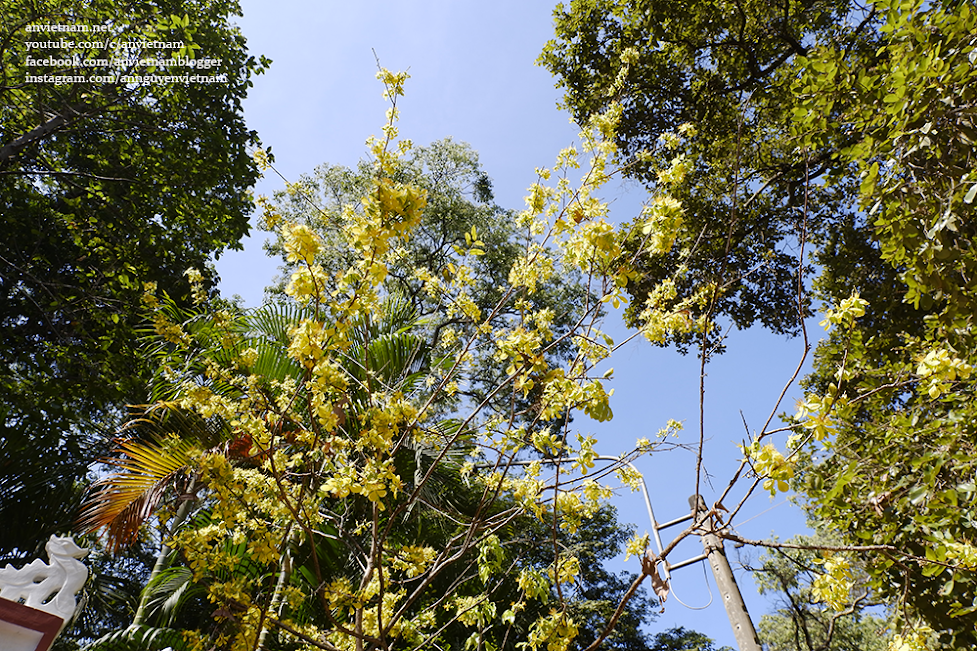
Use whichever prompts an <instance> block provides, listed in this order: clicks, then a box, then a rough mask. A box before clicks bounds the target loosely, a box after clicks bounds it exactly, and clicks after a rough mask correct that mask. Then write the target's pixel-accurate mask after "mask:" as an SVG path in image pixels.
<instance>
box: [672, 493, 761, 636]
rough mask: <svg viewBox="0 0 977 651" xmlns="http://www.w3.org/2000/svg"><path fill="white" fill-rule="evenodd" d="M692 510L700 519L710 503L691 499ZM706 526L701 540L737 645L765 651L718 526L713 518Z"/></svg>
mask: <svg viewBox="0 0 977 651" xmlns="http://www.w3.org/2000/svg"><path fill="white" fill-rule="evenodd" d="M689 506H691V507H692V514H693V516H695V518H696V519H698V514H699V513H704V512H705V511H706V503H705V500H703V499H702V496H701V495H693V496H692V497H690V498H689ZM703 524H704V525H705V527H706V530H705V531H704V532H703V533H702V534H701V536H700V537H701V538H702V546H703V547H704V548H705V550H706V558H707V559H708V560H709V565H711V566H712V573H713V575H714V576H715V577H716V586H717V587H718V588H719V594H720V595H721V596H722V598H723V605H724V606H726V615H727V616H728V617H729V623H730V625H732V627H733V636H734V637H735V638H736V645H737V646H738V647H739V648H740V651H761V650H760V639H759V638H758V637H757V634H756V629H755V628H753V620H751V619H750V613H749V612H748V611H747V610H746V603H745V602H744V601H743V595H742V594H741V593H740V588H739V586H738V585H736V578H735V577H734V576H733V570H732V569H731V568H730V567H729V561H728V560H726V551H725V550H724V549H723V540H722V538H720V537H719V536H717V535H716V534H715V524H714V522H713V519H712V518H711V517H710V518H709V520H708V521H707V522H704V523H703Z"/></svg>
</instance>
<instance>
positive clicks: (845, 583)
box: [811, 554, 854, 612]
mask: <svg viewBox="0 0 977 651" xmlns="http://www.w3.org/2000/svg"><path fill="white" fill-rule="evenodd" d="M821 565H822V567H823V568H824V573H823V574H820V575H818V577H817V578H816V579H814V583H813V584H812V585H811V594H813V595H814V598H815V599H817V600H818V601H821V602H823V603H825V604H827V606H828V607H829V608H831V609H833V610H835V611H838V612H841V611H843V610H845V609H846V608H847V607H848V605H849V602H850V600H851V597H850V595H851V590H852V587H853V585H854V580H853V578H852V571H851V563H850V562H849V561H848V559H847V558H845V556H844V555H842V554H832V555H831V556H828V557H827V558H825V559H823V560H822V561H821Z"/></svg>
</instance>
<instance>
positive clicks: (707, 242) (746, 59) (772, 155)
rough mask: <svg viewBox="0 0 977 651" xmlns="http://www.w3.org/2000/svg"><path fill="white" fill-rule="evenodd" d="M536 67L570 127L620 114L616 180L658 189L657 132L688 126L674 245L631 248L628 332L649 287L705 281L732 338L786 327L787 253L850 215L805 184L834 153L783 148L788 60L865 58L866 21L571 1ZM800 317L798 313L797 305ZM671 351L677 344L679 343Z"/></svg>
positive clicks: (817, 187)
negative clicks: (620, 160)
mask: <svg viewBox="0 0 977 651" xmlns="http://www.w3.org/2000/svg"><path fill="white" fill-rule="evenodd" d="M554 17H555V22H556V38H555V39H554V40H552V41H550V42H549V43H548V44H547V46H546V48H545V50H544V51H543V54H542V56H541V57H540V62H541V63H542V64H543V65H545V66H546V67H547V68H548V69H549V70H550V71H551V72H553V73H554V74H555V75H556V77H557V85H558V86H560V87H563V88H564V89H565V91H566V93H565V96H564V102H565V104H566V106H567V107H568V108H569V109H570V111H571V112H572V113H573V115H574V116H575V117H576V118H577V119H578V120H586V119H587V118H588V116H590V115H593V114H595V113H597V112H599V111H602V110H604V109H605V108H606V107H607V106H609V105H610V104H611V103H612V102H619V103H620V105H621V107H622V115H621V121H620V125H619V128H618V130H617V135H616V138H617V143H618V145H619V146H620V149H621V154H622V156H623V157H625V158H626V159H628V160H629V167H628V168H627V170H626V173H627V174H628V175H630V176H632V177H634V178H636V179H639V180H640V181H642V182H644V183H645V184H647V185H649V186H654V185H655V184H657V183H658V182H659V181H660V179H661V175H662V173H663V172H664V171H665V170H666V169H667V167H668V162H669V160H670V159H671V158H673V157H674V156H675V153H674V152H673V151H672V150H671V149H670V147H669V146H668V143H667V142H663V141H661V140H660V139H659V137H660V136H661V134H663V133H666V132H676V130H677V129H678V127H679V126H680V125H682V124H685V123H688V124H691V125H692V126H693V127H694V129H695V131H696V132H697V134H698V135H697V136H696V137H695V138H692V139H691V140H690V143H689V145H688V148H687V152H688V158H689V163H690V165H689V168H688V171H687V175H688V177H689V180H688V183H687V184H686V185H685V186H684V187H683V189H682V190H681V192H679V193H678V194H676V196H677V197H679V198H681V199H682V202H683V205H684V207H685V214H684V218H685V219H684V223H683V225H682V229H681V232H680V234H679V245H678V246H676V247H674V248H672V249H671V250H670V251H669V252H667V253H662V252H660V251H657V250H654V249H653V248H652V247H649V246H647V243H646V242H645V241H644V240H643V239H642V238H638V239H636V240H634V241H632V242H631V243H630V244H629V246H628V251H629V252H630V253H636V254H638V257H637V265H638V269H639V271H640V272H641V274H639V276H638V277H636V278H635V279H634V280H632V281H631V283H630V284H629V291H630V292H631V293H632V295H633V296H634V297H635V299H636V300H635V302H634V303H633V304H632V307H631V309H630V310H629V312H628V317H629V320H630V322H631V323H632V324H634V323H637V322H638V321H639V319H638V318H637V317H638V316H639V314H640V312H641V310H642V309H643V305H644V300H645V299H646V298H647V296H648V294H649V293H650V292H651V291H652V290H653V289H654V288H655V287H656V286H658V284H659V283H660V282H661V281H662V280H664V279H666V278H673V279H674V280H675V282H676V284H677V285H678V287H679V290H680V293H683V294H684V293H688V292H691V291H693V290H694V288H697V287H700V286H701V285H702V284H703V283H708V282H715V283H717V284H718V285H719V286H720V287H721V288H722V290H723V291H722V292H721V293H719V294H717V296H716V299H715V306H714V308H713V309H715V310H717V311H718V312H719V313H722V314H725V315H726V316H728V317H729V318H730V319H731V320H732V321H733V322H734V323H735V324H736V325H737V326H739V327H746V326H749V325H751V324H753V323H755V322H759V323H761V324H763V325H764V326H766V327H768V328H770V329H772V330H774V331H775V332H780V333H796V332H797V329H798V314H799V310H798V297H797V289H796V288H797V273H798V271H797V269H798V262H797V253H796V246H797V243H798V241H799V240H800V239H801V238H802V237H804V236H805V233H806V236H807V237H811V236H812V235H813V234H816V233H819V232H822V230H823V229H824V228H827V227H828V226H829V225H830V224H832V223H834V222H836V221H839V220H843V219H844V218H845V216H846V215H850V214H851V213H852V212H853V206H852V202H851V197H850V195H849V193H848V192H847V188H846V187H845V186H844V185H842V186H825V185H824V184H811V183H807V182H806V180H808V179H810V180H814V179H816V178H818V177H819V176H820V175H821V174H823V173H824V172H825V171H826V170H828V169H830V168H831V154H832V152H833V148H834V147H835V146H836V144H835V142H834V141H828V142H827V143H826V147H825V148H824V149H821V150H818V151H816V152H813V153H808V152H805V151H803V150H800V149H798V148H797V147H796V144H793V143H791V142H790V140H789V139H788V138H787V136H788V135H789V128H790V124H791V119H792V110H793V108H794V106H795V105H796V102H795V99H794V96H793V91H792V87H791V86H792V83H793V80H794V78H795V76H796V74H797V71H798V68H799V64H798V62H797V59H798V57H800V56H803V55H804V54H805V53H807V52H808V49H809V48H810V47H811V46H812V45H813V44H814V43H816V42H822V41H829V42H835V43H839V47H841V48H851V49H854V50H856V51H861V50H863V49H865V48H870V47H873V44H874V38H875V36H876V34H875V33H874V32H873V31H871V30H870V29H869V28H870V27H871V26H872V25H874V24H875V21H874V13H873V12H872V11H871V9H869V8H865V7H862V6H860V5H859V4H857V3H851V2H847V1H837V0H808V1H804V2H784V3H770V2H762V1H759V0H756V1H754V0H749V1H736V2H733V1H727V0H715V1H709V2H696V3H695V4H694V5H690V4H689V3H686V2H679V1H677V0H675V1H665V2H659V1H654V2H652V1H651V0H629V1H625V2H618V1H614V0H574V1H573V2H570V3H569V4H567V5H564V4H561V5H558V7H557V9H556V12H555V15H554ZM804 309H805V310H806V309H807V308H806V305H805V307H804ZM682 341H683V340H682V339H681V338H680V343H681V342H682Z"/></svg>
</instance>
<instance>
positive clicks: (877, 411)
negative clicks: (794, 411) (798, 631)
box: [796, 2, 977, 648]
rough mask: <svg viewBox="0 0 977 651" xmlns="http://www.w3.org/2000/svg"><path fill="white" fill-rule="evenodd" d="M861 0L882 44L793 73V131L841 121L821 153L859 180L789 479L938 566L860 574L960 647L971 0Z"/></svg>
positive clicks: (964, 586)
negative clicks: (800, 448) (927, 0)
mask: <svg viewBox="0 0 977 651" xmlns="http://www.w3.org/2000/svg"><path fill="white" fill-rule="evenodd" d="M876 7H877V9H878V11H880V12H881V13H882V15H883V16H884V17H885V24H884V26H883V28H882V31H883V32H884V33H885V35H886V42H885V45H884V47H881V48H880V49H879V50H878V51H877V52H876V53H874V56H873V57H872V58H870V59H869V60H865V59H864V58H859V57H846V56H842V54H841V53H840V52H839V51H838V50H837V49H835V48H833V47H831V46H825V47H823V48H821V49H818V50H816V51H814V52H812V53H811V55H810V59H809V63H808V64H807V67H808V69H809V70H810V72H809V73H807V74H805V75H804V76H803V77H801V79H800V80H799V81H798V83H797V89H798V92H799V97H800V98H801V99H802V106H801V107H799V110H798V115H797V119H798V126H797V129H796V130H797V132H798V134H799V135H800V137H801V138H802V139H803V142H805V143H810V144H811V146H818V143H819V142H821V141H822V140H823V138H824V137H825V136H824V134H825V133H826V132H831V131H833V130H837V129H841V130H844V131H846V132H847V133H849V134H851V135H850V139H851V145H850V146H849V147H848V148H846V149H844V150H842V151H841V152H839V159H840V160H842V161H844V162H846V163H848V164H850V165H851V166H852V167H853V168H854V169H855V170H857V171H858V172H859V173H860V174H861V176H862V182H861V185H860V191H859V200H860V205H861V207H862V209H863V210H864V211H865V212H864V214H863V216H861V218H860V222H855V223H852V224H850V225H849V226H848V228H846V229H844V230H842V231H840V232H839V233H838V234H837V236H836V237H835V238H833V239H832V241H831V242H830V243H829V246H827V247H825V249H824V252H823V254H822V260H823V259H825V258H828V257H833V258H835V259H836V263H835V264H834V265H833V266H830V267H827V268H826V270H825V273H824V275H823V277H822V279H821V280H820V282H819V289H820V291H821V292H822V293H823V295H824V296H826V297H827V299H828V300H829V301H830V302H831V303H833V304H835V305H837V306H839V307H838V308H837V314H839V315H841V314H843V313H844V312H845V307H844V306H845V305H846V301H847V305H848V306H851V305H852V300H853V299H852V298H850V296H851V294H852V292H857V293H858V294H859V295H860V297H861V299H860V300H865V301H867V304H865V305H863V306H862V307H861V308H859V309H858V311H861V310H864V318H858V319H857V320H854V321H853V320H850V319H846V318H835V319H834V320H833V322H834V324H836V325H837V326H838V327H836V328H834V329H833V331H832V332H831V334H830V337H829V339H828V340H827V341H826V342H825V343H824V344H823V345H822V346H821V347H820V348H819V351H818V355H817V357H816V372H815V374H814V376H813V377H812V378H810V379H809V382H808V388H809V389H810V390H811V392H812V394H813V396H814V399H813V400H809V401H808V403H809V405H808V408H807V410H806V411H807V412H808V413H807V414H806V415H807V416H808V418H807V422H808V423H811V422H813V420H816V419H818V418H822V419H827V420H826V421H825V422H826V423H827V424H828V425H829V426H830V428H831V431H836V432H837V439H836V441H835V442H834V443H833V445H832V446H831V448H830V453H829V454H825V453H824V452H815V453H813V456H812V457H811V458H810V459H809V465H808V466H807V472H806V473H805V476H804V480H805V483H804V488H805V490H806V492H807V493H808V495H809V496H810V497H811V498H812V499H813V501H814V502H813V505H814V507H815V508H816V510H817V513H818V515H819V516H820V517H821V518H824V519H825V520H826V521H828V522H830V523H832V524H833V525H834V526H835V527H836V528H837V529H838V531H840V532H843V533H844V535H845V537H846V539H847V540H848V541H850V542H861V543H867V544H886V545H892V546H894V547H898V548H901V549H907V550H910V551H911V552H912V553H913V554H915V555H916V556H918V557H920V558H925V559H929V560H936V561H937V562H938V563H943V564H942V565H941V564H936V565H926V564H925V563H924V564H922V565H921V564H920V563H919V562H900V561H898V559H896V558H893V557H891V556H884V557H882V558H879V559H877V560H876V561H875V562H873V563H870V564H869V565H868V571H869V572H870V573H871V575H872V576H873V578H874V579H875V586H876V588H877V589H878V590H880V591H881V593H882V594H884V595H886V596H887V597H889V598H892V599H895V600H897V601H898V602H899V603H901V604H903V607H901V608H900V609H899V611H898V613H899V615H900V616H901V618H902V620H903V622H905V623H907V624H909V625H912V624H916V623H918V624H919V625H920V628H921V630H922V633H921V635H923V636H924V637H925V633H926V626H928V627H930V628H932V629H933V630H934V631H936V632H937V633H939V635H940V637H941V639H942V642H943V643H945V644H948V645H950V646H951V647H952V648H970V647H972V646H973V645H974V644H975V643H977V638H975V637H974V626H975V621H977V620H975V617H977V606H975V604H977V583H975V581H974V577H973V571H972V568H973V567H974V565H975V560H977V558H975V557H974V556H973V551H972V549H973V548H972V547H971V546H970V544H971V543H970V541H972V540H974V535H975V532H974V529H975V525H974V522H973V509H974V499H975V496H977V488H975V487H974V475H973V463H974V462H973V459H974V445H975V437H974V430H973V425H972V424H973V422H974V416H975V413H974V410H973V404H974V400H973V381H972V379H971V377H970V376H971V369H972V367H973V365H974V364H977V359H975V357H974V351H975V349H977V348H975V341H974V322H973V318H974V305H975V303H974V298H973V297H974V287H975V285H974V276H973V269H974V265H975V264H977V259H975V257H974V254H973V251H974V248H973V238H974V210H973V199H974V196H975V194H977V190H975V188H977V178H974V176H973V172H972V171H971V170H972V169H973V162H974V154H973V145H974V142H975V136H977V133H975V132H974V121H975V107H977V103H975V91H974V86H975V82H977V73H975V69H974V65H973V62H974V60H975V59H977V49H975V48H977V40H975V38H974V31H975V26H977V18H975V11H974V6H973V3H946V4H944V3H937V4H934V5H928V6H924V5H922V4H919V3H906V4H901V5H900V4H896V3H888V2H879V3H877V5H876ZM851 316H857V314H853V315H851ZM818 401H820V404H817V403H818ZM924 623H925V624H924Z"/></svg>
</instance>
